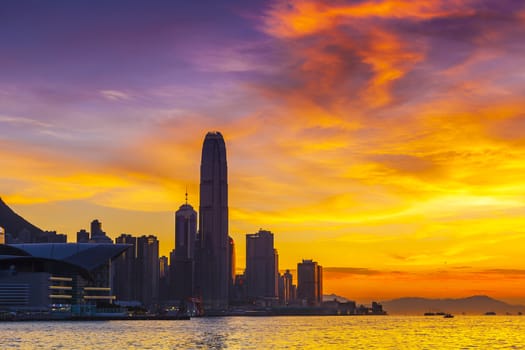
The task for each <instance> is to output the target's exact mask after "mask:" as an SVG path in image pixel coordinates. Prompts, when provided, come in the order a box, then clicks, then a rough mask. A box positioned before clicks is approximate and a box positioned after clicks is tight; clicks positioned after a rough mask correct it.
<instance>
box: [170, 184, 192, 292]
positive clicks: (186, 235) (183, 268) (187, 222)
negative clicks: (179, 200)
mask: <svg viewBox="0 0 525 350" xmlns="http://www.w3.org/2000/svg"><path fill="white" fill-rule="evenodd" d="M196 235H197V212H196V211H195V210H193V207H192V206H191V205H189V204H188V191H187V190H186V203H185V204H183V205H181V207H180V208H179V210H177V212H176V213H175V250H174V251H173V253H172V254H171V271H170V277H171V281H170V284H171V286H170V291H171V292H170V294H171V297H172V298H173V299H176V300H187V299H188V298H190V297H192V296H194V288H195V275H194V271H195V238H196Z"/></svg>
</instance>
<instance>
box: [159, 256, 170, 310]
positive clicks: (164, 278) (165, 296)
mask: <svg viewBox="0 0 525 350" xmlns="http://www.w3.org/2000/svg"><path fill="white" fill-rule="evenodd" d="M169 299H170V298H169V264H168V257H166V256H161V257H160V258H159V301H160V302H164V301H167V300H169Z"/></svg>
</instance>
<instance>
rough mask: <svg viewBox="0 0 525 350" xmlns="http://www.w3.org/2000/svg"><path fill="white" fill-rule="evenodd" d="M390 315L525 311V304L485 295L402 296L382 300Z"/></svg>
mask: <svg viewBox="0 0 525 350" xmlns="http://www.w3.org/2000/svg"><path fill="white" fill-rule="evenodd" d="M382 304H383V307H384V309H385V310H387V311H388V313H389V314H390V315H395V314H397V315H423V314H424V313H425V312H450V313H454V314H463V313H464V314H466V315H482V314H484V313H485V312H495V313H497V314H500V315H501V314H506V313H510V314H517V313H518V312H522V313H525V306H523V305H510V304H507V303H505V302H503V301H500V300H496V299H493V298H490V297H488V296H485V295H476V296H471V297H468V298H462V299H426V298H400V299H394V300H389V301H384V302H382Z"/></svg>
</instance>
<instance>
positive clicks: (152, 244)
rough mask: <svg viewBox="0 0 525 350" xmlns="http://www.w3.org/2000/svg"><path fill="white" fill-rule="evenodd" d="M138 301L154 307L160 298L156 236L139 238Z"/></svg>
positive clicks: (157, 242)
mask: <svg viewBox="0 0 525 350" xmlns="http://www.w3.org/2000/svg"><path fill="white" fill-rule="evenodd" d="M137 286H138V299H139V300H140V301H141V302H142V303H143V304H144V305H146V306H152V305H154V304H156V303H157V302H158V298H159V241H158V240H157V237H155V236H152V235H150V236H141V237H139V238H137Z"/></svg>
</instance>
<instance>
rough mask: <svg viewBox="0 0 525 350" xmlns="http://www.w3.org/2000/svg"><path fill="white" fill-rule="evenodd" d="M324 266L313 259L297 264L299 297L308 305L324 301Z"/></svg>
mask: <svg viewBox="0 0 525 350" xmlns="http://www.w3.org/2000/svg"><path fill="white" fill-rule="evenodd" d="M322 279H323V268H322V267H321V266H320V265H318V264H317V262H315V261H313V260H303V262H302V263H298V264H297V298H298V299H300V300H302V301H303V302H304V303H306V304H308V305H319V304H320V303H321V302H322V301H323V281H322Z"/></svg>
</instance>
